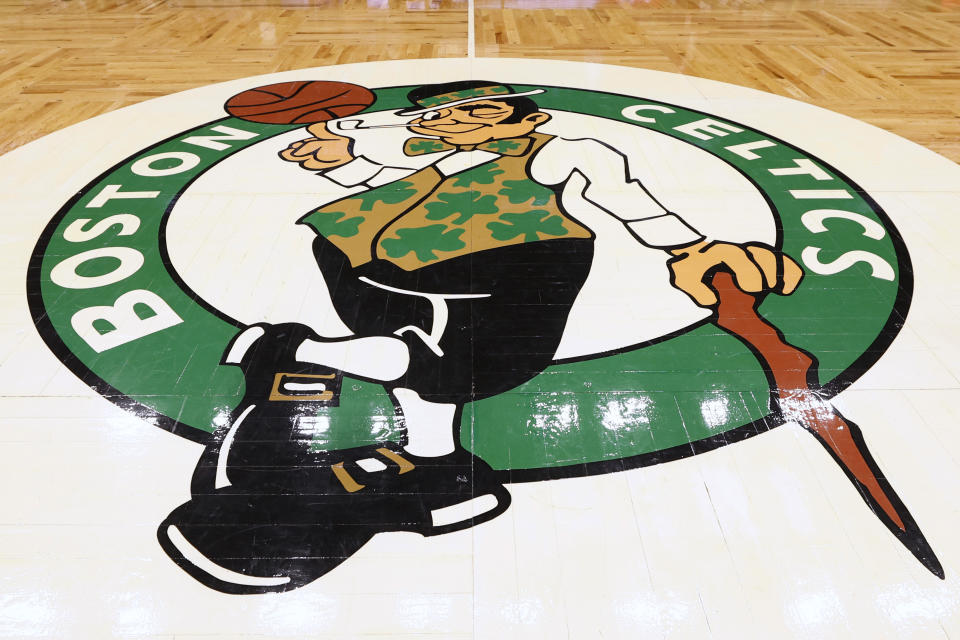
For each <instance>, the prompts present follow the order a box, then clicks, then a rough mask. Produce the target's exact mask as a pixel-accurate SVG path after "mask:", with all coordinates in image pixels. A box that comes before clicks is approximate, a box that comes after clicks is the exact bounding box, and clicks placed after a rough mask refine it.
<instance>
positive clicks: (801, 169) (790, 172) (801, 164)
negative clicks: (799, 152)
mask: <svg viewBox="0 0 960 640" xmlns="http://www.w3.org/2000/svg"><path fill="white" fill-rule="evenodd" d="M794 162H795V163H796V165H797V166H796V167H786V168H784V169H770V173H772V174H773V175H775V176H813V177H814V178H815V179H817V180H833V177H832V176H831V175H830V174H829V173H827V172H826V171H824V170H823V169H821V168H820V167H818V166H817V165H815V164H813V161H811V160H807V159H805V158H797V159H795V160H794Z"/></svg>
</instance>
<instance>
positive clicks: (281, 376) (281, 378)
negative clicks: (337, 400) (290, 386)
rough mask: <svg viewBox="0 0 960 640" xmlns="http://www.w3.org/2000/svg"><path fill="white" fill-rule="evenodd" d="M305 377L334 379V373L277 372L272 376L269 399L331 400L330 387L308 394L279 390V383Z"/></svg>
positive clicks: (288, 400) (298, 400)
mask: <svg viewBox="0 0 960 640" xmlns="http://www.w3.org/2000/svg"><path fill="white" fill-rule="evenodd" d="M285 377H286V378H289V380H287V379H285ZM305 378H306V379H310V380H334V379H335V378H336V374H333V373H326V374H310V373H278V374H276V375H275V376H274V377H273V388H271V389H270V400H279V401H281V402H302V401H304V400H321V401H325V402H326V401H330V400H333V391H331V390H330V389H326V390H324V391H322V392H320V393H315V394H310V395H308V394H302V395H298V394H291V393H286V392H285V391H281V390H280V385H282V384H283V383H284V382H290V381H291V380H302V379H305Z"/></svg>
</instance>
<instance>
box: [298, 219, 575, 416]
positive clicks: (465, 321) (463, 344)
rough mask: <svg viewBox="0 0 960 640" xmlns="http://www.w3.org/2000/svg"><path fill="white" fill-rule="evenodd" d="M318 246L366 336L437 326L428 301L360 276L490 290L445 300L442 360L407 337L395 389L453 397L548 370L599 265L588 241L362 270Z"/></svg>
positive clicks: (446, 290)
mask: <svg viewBox="0 0 960 640" xmlns="http://www.w3.org/2000/svg"><path fill="white" fill-rule="evenodd" d="M313 248H314V255H315V257H316V259H317V263H318V265H319V266H320V269H321V271H322V273H323V276H324V278H325V280H326V282H327V286H328V288H329V290H330V295H331V298H332V300H333V304H334V307H335V308H336V311H337V313H338V314H339V315H340V317H341V319H342V320H343V321H344V322H345V323H346V324H347V326H348V327H350V329H351V330H352V331H353V332H354V333H355V334H357V335H358V336H389V335H393V334H394V332H395V331H396V330H397V329H400V328H402V327H405V326H415V327H419V328H421V329H422V330H423V331H424V332H426V333H428V334H429V333H430V331H431V327H432V323H433V310H432V309H433V307H432V305H431V303H430V302H429V301H428V300H427V299H425V298H423V297H420V296H416V295H410V294H405V293H395V292H391V291H387V290H384V289H383V288H380V287H377V286H374V285H371V284H368V283H366V282H363V281H362V280H360V278H361V277H366V278H369V279H370V280H373V281H374V282H376V283H379V284H381V285H386V286H389V287H394V288H397V289H404V290H408V291H414V292H420V293H442V294H490V295H489V297H484V298H473V299H461V300H456V299H454V300H447V301H446V305H447V309H448V313H449V318H448V321H447V325H446V329H445V330H444V332H443V334H442V338H441V339H440V341H439V347H440V349H441V350H442V351H443V355H442V356H438V355H437V354H436V353H435V352H434V351H433V350H431V349H430V348H429V347H428V346H427V345H426V344H425V342H424V341H423V340H422V339H421V338H420V337H418V336H416V335H415V334H414V333H412V332H405V333H403V335H402V336H400V338H401V339H402V340H404V341H405V342H406V344H407V346H408V347H409V349H410V367H409V369H408V370H407V373H406V374H405V375H404V376H403V378H401V379H400V380H397V381H393V382H392V383H390V384H389V385H388V388H395V387H405V388H408V389H413V390H414V391H416V392H417V393H419V394H420V395H421V396H422V397H424V398H425V399H429V400H431V401H434V402H454V403H464V402H470V401H472V400H480V399H482V398H487V397H490V396H493V395H497V394H499V393H502V392H504V391H507V390H508V389H512V388H514V387H516V386H518V385H520V384H523V383H524V382H526V381H528V380H530V379H531V378H533V377H534V376H536V375H538V374H539V373H541V372H542V371H543V370H544V369H545V368H546V367H547V366H549V364H550V363H551V362H552V360H553V356H554V354H555V353H556V349H557V346H558V345H559V344H560V338H561V337H562V336H563V330H564V327H565V326H566V323H567V316H568V315H569V313H570V308H571V307H572V306H573V302H574V300H575V299H576V297H577V294H578V293H579V292H580V289H581V287H582V286H583V283H584V281H585V280H586V278H587V274H588V273H589V272H590V265H591V264H592V261H593V240H592V239H588V238H573V239H559V240H545V241H542V242H532V243H527V244H520V245H513V246H509V247H503V248H499V249H489V250H486V251H481V252H478V253H473V254H469V255H465V256H461V257H459V258H452V259H449V260H445V261H442V262H439V263H437V264H434V265H429V266H426V267H423V268H421V269H418V270H416V271H405V270H403V269H401V268H399V267H397V266H396V265H394V264H392V263H390V262H387V261H385V260H374V261H372V262H369V263H367V264H365V265H362V266H360V267H357V268H354V267H352V266H351V265H350V262H349V260H348V259H347V257H346V256H345V255H344V254H343V252H342V251H340V249H338V248H337V247H336V246H335V245H334V244H332V243H331V242H329V241H328V240H327V239H326V238H324V237H322V236H318V237H317V239H316V241H315V242H314V245H313Z"/></svg>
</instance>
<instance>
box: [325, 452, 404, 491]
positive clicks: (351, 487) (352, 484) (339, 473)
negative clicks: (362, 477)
mask: <svg viewBox="0 0 960 640" xmlns="http://www.w3.org/2000/svg"><path fill="white" fill-rule="evenodd" d="M377 453H379V454H380V455H382V456H383V457H384V458H387V459H388V460H390V461H391V462H393V463H395V464H396V465H397V466H398V467H399V471H397V475H403V474H404V473H407V472H408V471H413V470H414V469H416V468H417V467H416V465H415V464H413V463H412V462H410V461H409V460H407V459H406V458H404V457H403V456H401V455H400V454H399V453H397V452H396V451H391V450H390V449H387V448H386V447H380V448H379V449H377ZM330 469H332V470H333V475H334V476H335V477H336V478H337V480H339V481H340V484H341V485H342V486H343V488H344V490H345V491H346V492H347V493H356V492H357V491H360V490H361V489H363V488H364V487H366V486H367V485H365V484H360V483H359V482H357V481H356V480H355V479H354V478H353V476H351V475H350V472H349V471H347V470H346V468H345V467H344V463H343V461H342V460H341V461H340V462H337V463H336V464H332V465H330ZM374 473H382V471H381V472H376V471H375V472H374Z"/></svg>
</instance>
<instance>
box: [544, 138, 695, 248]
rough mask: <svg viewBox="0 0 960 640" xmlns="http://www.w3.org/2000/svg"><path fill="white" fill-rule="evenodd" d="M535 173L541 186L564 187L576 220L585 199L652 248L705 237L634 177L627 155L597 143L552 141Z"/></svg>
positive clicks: (665, 246)
mask: <svg viewBox="0 0 960 640" xmlns="http://www.w3.org/2000/svg"><path fill="white" fill-rule="evenodd" d="M531 175H532V177H533V178H534V179H535V180H536V181H537V182H540V183H541V184H546V185H563V189H562V193H561V202H562V203H563V204H564V205H565V206H566V208H567V209H568V211H569V213H571V215H573V216H574V217H576V215H577V212H576V211H575V209H577V208H578V205H580V204H582V201H586V202H587V203H589V205H593V206H594V207H599V208H600V209H602V210H603V211H605V212H606V213H607V214H609V215H611V216H613V217H615V218H617V219H618V220H620V221H621V222H622V223H623V224H624V226H626V228H627V230H628V231H629V233H630V234H631V235H632V236H633V237H634V238H636V239H637V240H639V241H640V242H642V243H643V244H645V245H647V246H648V247H654V248H657V249H667V248H670V247H678V246H686V245H690V244H693V243H695V242H700V241H702V240H704V239H705V238H704V236H703V235H702V234H700V233H699V232H698V231H697V230H696V229H694V228H693V227H691V226H690V225H689V224H687V223H686V222H685V221H684V220H683V219H682V218H681V217H680V216H679V215H677V214H676V213H674V212H672V211H668V210H667V208H666V207H664V206H663V205H662V204H661V203H660V202H659V201H658V200H657V199H656V198H655V197H654V196H653V195H652V194H651V193H650V192H649V191H648V190H647V189H646V188H645V187H644V186H643V185H642V184H641V183H640V181H638V180H635V179H633V178H631V177H630V174H629V171H628V169H627V159H626V157H624V155H623V154H621V153H620V152H619V151H617V150H616V149H613V148H611V147H609V146H607V145H606V144H604V143H602V142H599V141H597V140H592V139H589V138H584V139H580V140H565V139H563V138H555V139H553V140H551V141H550V142H548V143H547V144H546V145H544V147H543V149H542V150H541V151H540V152H539V153H538V154H537V156H536V157H535V158H534V161H533V164H532V166H531Z"/></svg>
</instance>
